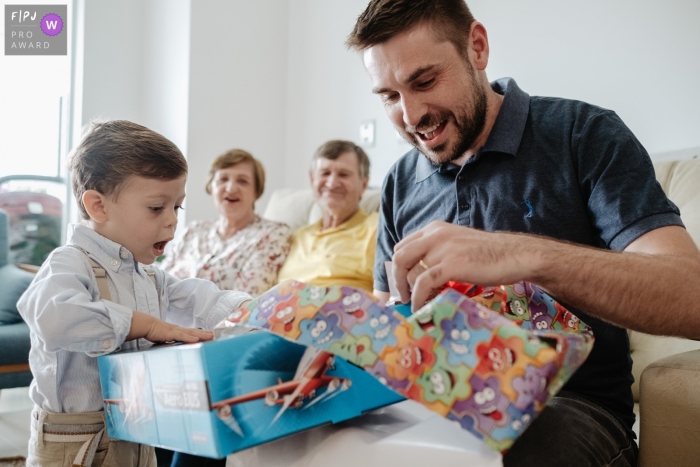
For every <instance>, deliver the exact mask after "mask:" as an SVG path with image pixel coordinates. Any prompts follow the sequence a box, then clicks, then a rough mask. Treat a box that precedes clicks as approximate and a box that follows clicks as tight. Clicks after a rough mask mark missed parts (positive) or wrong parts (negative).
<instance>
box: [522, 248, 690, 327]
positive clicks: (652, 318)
mask: <svg viewBox="0 0 700 467" xmlns="http://www.w3.org/2000/svg"><path fill="white" fill-rule="evenodd" d="M538 242H539V243H540V245H539V248H538V250H539V251H538V252H537V253H536V256H537V257H538V260H536V265H537V266H536V267H534V268H533V272H532V273H531V274H532V275H531V276H530V277H527V278H526V280H529V281H531V282H534V283H536V284H538V285H540V286H542V287H544V288H545V289H547V290H548V291H549V292H550V293H551V294H552V295H553V296H555V297H556V298H557V299H558V300H560V301H562V302H565V303H567V304H569V305H571V306H573V307H576V308H579V309H580V310H582V311H584V312H586V313H588V314H591V315H593V316H596V317H598V318H600V319H603V320H605V321H608V322H611V323H614V324H616V325H618V326H622V327H626V328H629V329H632V330H636V331H641V332H645V333H649V334H660V335H675V336H685V337H689V338H694V339H700V286H699V285H700V258H699V257H698V256H690V257H682V256H672V255H662V254H653V255H650V254H641V253H628V252H611V251H606V250H598V249H593V248H585V247H580V246H575V245H569V244H565V243H560V242H556V241H548V240H539V241H538Z"/></svg>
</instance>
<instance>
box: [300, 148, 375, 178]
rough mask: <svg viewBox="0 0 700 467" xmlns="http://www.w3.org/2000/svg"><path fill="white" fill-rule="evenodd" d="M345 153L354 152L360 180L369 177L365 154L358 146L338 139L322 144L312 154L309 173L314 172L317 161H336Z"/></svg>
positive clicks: (367, 158) (367, 159)
mask: <svg viewBox="0 0 700 467" xmlns="http://www.w3.org/2000/svg"><path fill="white" fill-rule="evenodd" d="M346 152H354V153H355V155H356V156H357V163H358V165H359V166H360V178H361V179H363V180H364V179H365V178H367V177H369V157H367V153H365V151H364V150H363V149H362V148H361V147H360V146H358V145H356V144H355V143H353V142H352V141H344V140H340V139H334V140H331V141H328V142H326V143H323V144H322V145H321V147H320V148H318V149H317V150H316V152H315V153H314V157H313V158H312V159H311V171H312V172H313V171H314V170H316V161H318V160H319V159H321V158H323V159H329V160H332V161H334V160H336V159H337V158H339V157H340V156H342V155H343V154H345V153H346Z"/></svg>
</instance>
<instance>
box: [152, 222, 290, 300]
mask: <svg viewBox="0 0 700 467" xmlns="http://www.w3.org/2000/svg"><path fill="white" fill-rule="evenodd" d="M218 228H219V221H194V222H192V223H190V224H189V225H188V226H187V227H186V228H185V232H184V234H183V235H182V237H181V238H180V239H179V240H177V241H176V242H175V243H174V244H173V247H172V250H171V251H170V253H169V254H166V257H165V259H164V260H163V262H162V263H161V268H163V269H165V270H166V271H167V272H169V273H170V274H172V275H174V276H175V277H179V278H180V279H186V278H189V277H199V278H200V279H208V280H210V281H212V282H214V283H215V284H216V285H217V286H218V287H219V288H220V289H222V290H238V291H241V292H247V293H249V294H250V295H252V296H253V297H257V296H258V295H260V294H262V293H263V292H265V291H266V290H267V289H269V288H270V287H272V286H274V285H275V284H276V283H277V273H278V272H279V270H280V268H281V267H282V264H283V263H284V261H285V259H287V254H289V249H290V247H291V245H292V231H291V229H290V228H289V227H288V226H287V225H286V224H282V223H280V222H273V221H269V220H266V219H263V218H261V217H260V216H255V220H254V221H253V222H252V223H250V224H249V225H248V226H247V227H245V228H244V229H241V230H239V231H238V232H236V233H235V234H233V236H232V237H230V238H226V239H224V238H221V236H220V235H219V232H218Z"/></svg>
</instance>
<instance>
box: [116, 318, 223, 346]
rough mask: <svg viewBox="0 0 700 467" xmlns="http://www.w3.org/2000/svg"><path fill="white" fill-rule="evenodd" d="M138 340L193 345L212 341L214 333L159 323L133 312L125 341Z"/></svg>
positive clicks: (157, 320)
mask: <svg viewBox="0 0 700 467" xmlns="http://www.w3.org/2000/svg"><path fill="white" fill-rule="evenodd" d="M139 338H143V339H147V340H149V341H151V342H168V341H182V342H188V343H193V342H199V341H209V340H212V339H213V338H214V333H212V332H211V331H203V330H201V329H190V328H183V327H180V326H177V325H175V324H170V323H166V322H165V321H161V320H159V319H158V318H155V317H153V316H151V315H148V314H146V313H141V312H140V311H134V315H133V317H132V318H131V329H129V334H128V335H127V336H126V340H127V341H130V340H133V339H139Z"/></svg>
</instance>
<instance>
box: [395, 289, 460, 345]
mask: <svg viewBox="0 0 700 467" xmlns="http://www.w3.org/2000/svg"><path fill="white" fill-rule="evenodd" d="M464 299H465V298H464V297H463V296H462V295H460V294H458V293H457V292H455V291H454V290H451V289H450V290H449V291H448V292H447V293H443V294H440V295H439V296H438V297H437V298H435V299H434V300H433V301H432V302H430V303H429V304H428V305H426V306H424V307H423V308H421V309H420V310H418V312H416V313H415V314H413V316H411V317H410V318H408V322H409V323H410V324H411V326H413V335H414V336H415V337H420V336H422V335H424V334H428V335H430V336H432V337H434V338H435V340H440V339H442V336H443V334H442V329H441V328H440V322H441V321H442V320H443V319H449V318H452V317H453V316H454V315H455V312H456V310H457V307H456V305H455V303H458V302H459V301H460V300H464Z"/></svg>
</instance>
